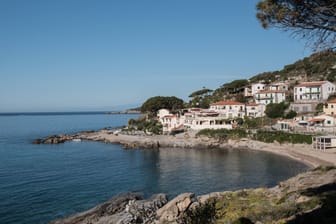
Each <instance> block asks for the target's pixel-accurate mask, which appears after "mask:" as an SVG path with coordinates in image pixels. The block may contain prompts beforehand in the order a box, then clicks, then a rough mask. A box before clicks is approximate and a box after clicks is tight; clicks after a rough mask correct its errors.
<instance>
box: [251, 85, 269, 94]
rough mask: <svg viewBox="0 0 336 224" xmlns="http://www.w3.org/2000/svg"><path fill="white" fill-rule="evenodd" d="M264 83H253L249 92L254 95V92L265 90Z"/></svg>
mask: <svg viewBox="0 0 336 224" xmlns="http://www.w3.org/2000/svg"><path fill="white" fill-rule="evenodd" d="M265 87H266V85H265V84H263V83H254V84H252V85H251V93H252V96H254V95H255V94H256V93H258V92H260V91H262V90H265Z"/></svg>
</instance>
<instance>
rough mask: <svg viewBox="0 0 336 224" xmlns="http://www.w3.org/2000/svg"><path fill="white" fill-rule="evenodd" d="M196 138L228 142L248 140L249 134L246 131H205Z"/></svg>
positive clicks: (201, 131) (200, 132)
mask: <svg viewBox="0 0 336 224" xmlns="http://www.w3.org/2000/svg"><path fill="white" fill-rule="evenodd" d="M196 136H207V137H210V138H215V139H217V140H220V141H227V140H228V139H240V138H246V137H247V133H246V131H245V130H244V129H232V130H229V129H203V130H200V131H199V132H198V133H197V134H196Z"/></svg>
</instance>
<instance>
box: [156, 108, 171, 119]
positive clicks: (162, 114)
mask: <svg viewBox="0 0 336 224" xmlns="http://www.w3.org/2000/svg"><path fill="white" fill-rule="evenodd" d="M169 114H170V111H169V110H167V109H160V110H158V112H157V117H158V119H159V120H160V119H161V118H163V117H165V116H167V115H169Z"/></svg>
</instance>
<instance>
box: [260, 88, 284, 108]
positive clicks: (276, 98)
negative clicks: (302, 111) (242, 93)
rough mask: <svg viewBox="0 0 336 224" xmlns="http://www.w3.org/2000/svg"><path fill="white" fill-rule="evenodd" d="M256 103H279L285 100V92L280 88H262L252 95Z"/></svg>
mask: <svg viewBox="0 0 336 224" xmlns="http://www.w3.org/2000/svg"><path fill="white" fill-rule="evenodd" d="M254 100H255V102H256V103H258V104H265V105H267V104H270V103H281V102H283V101H285V100H286V92H285V91H282V90H263V91H259V92H258V93H256V94H255V95H254Z"/></svg>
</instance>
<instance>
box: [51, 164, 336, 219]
mask: <svg viewBox="0 0 336 224" xmlns="http://www.w3.org/2000/svg"><path fill="white" fill-rule="evenodd" d="M335 211H336V168H335V167H319V168H316V169H314V170H312V171H309V172H306V173H303V174H299V175H298V176H296V177H293V178H291V179H289V180H287V181H284V182H281V183H280V184H279V185H277V186H276V187H273V188H258V189H247V190H246V189H245V190H239V191H226V192H217V193H211V194H207V195H202V196H198V197H196V196H195V194H193V193H184V194H181V195H179V196H177V197H175V198H174V199H172V200H170V201H167V197H166V196H165V195H164V194H157V195H153V196H152V197H151V198H149V199H147V200H143V198H142V197H141V196H140V195H138V194H134V193H129V194H125V195H120V196H117V197H115V198H113V199H111V200H109V201H107V202H105V203H103V204H101V205H99V206H97V207H95V208H93V209H90V210H88V211H86V212H83V213H80V214H77V215H74V216H72V217H69V218H65V219H61V220H57V221H53V222H51V223H52V224H61V223H62V224H89V223H90V224H131V223H146V224H149V223H153V224H173V223H174V224H181V223H183V224H198V223H199V224H200V223H218V224H219V223H258V224H262V223H265V224H266V223H322V224H323V223H336V213H335Z"/></svg>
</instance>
